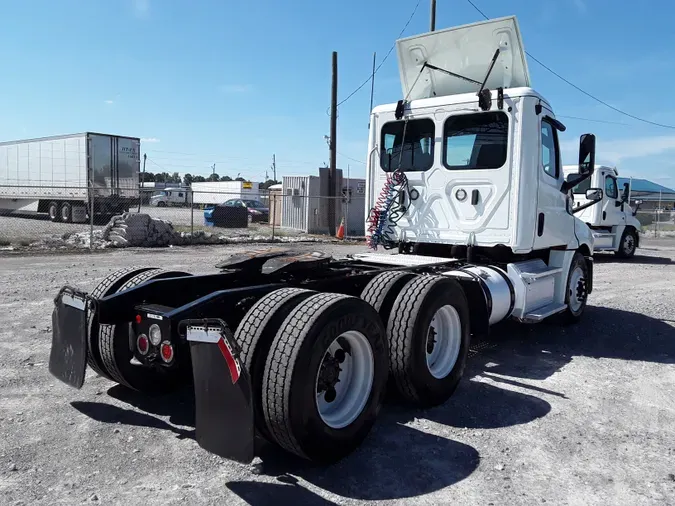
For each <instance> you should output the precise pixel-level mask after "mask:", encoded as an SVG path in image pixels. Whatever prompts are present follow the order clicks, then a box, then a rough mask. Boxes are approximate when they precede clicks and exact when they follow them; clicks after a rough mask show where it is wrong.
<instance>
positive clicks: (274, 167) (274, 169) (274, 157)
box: [272, 154, 277, 182]
mask: <svg viewBox="0 0 675 506" xmlns="http://www.w3.org/2000/svg"><path fill="white" fill-rule="evenodd" d="M272 178H273V179H274V181H275V182H276V180H277V155H275V154H273V155H272Z"/></svg>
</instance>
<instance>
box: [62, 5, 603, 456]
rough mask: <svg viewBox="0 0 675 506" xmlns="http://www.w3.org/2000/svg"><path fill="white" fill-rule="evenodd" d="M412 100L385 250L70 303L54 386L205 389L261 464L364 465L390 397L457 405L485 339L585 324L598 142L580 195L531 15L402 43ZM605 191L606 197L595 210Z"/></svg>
mask: <svg viewBox="0 0 675 506" xmlns="http://www.w3.org/2000/svg"><path fill="white" fill-rule="evenodd" d="M398 58H399V66H400V70H401V77H402V82H403V94H402V97H403V98H402V100H400V101H399V102H398V103H394V104H389V105H382V106H379V107H377V108H375V109H374V110H373V111H372V114H371V118H370V120H371V121H370V137H369V143H368V159H367V160H368V161H367V198H368V199H369V202H370V211H369V212H368V214H367V216H365V217H364V218H366V219H367V220H368V227H369V232H368V243H369V245H370V246H371V247H373V248H386V249H390V250H392V251H391V253H393V254H387V253H381V252H370V253H365V252H364V253H355V254H353V255H350V256H349V257H347V258H342V259H337V258H331V257H328V256H326V255H323V254H321V253H310V252H297V251H296V252H289V251H286V250H280V249H267V250H261V251H250V252H246V253H243V254H239V255H234V256H233V257H230V258H229V259H227V260H226V261H223V262H221V263H220V264H218V265H217V266H216V267H217V269H219V270H218V271H216V272H215V273H213V274H207V275H191V274H189V273H185V272H175V271H166V270H161V269H157V268H149V267H147V268H143V269H138V268H129V269H125V270H122V271H120V272H117V273H114V274H111V275H110V276H109V277H108V278H106V279H105V280H103V281H102V282H101V283H100V285H99V286H98V287H97V288H95V289H94V291H93V292H91V293H85V292H83V291H81V290H78V289H76V288H72V287H63V288H62V289H61V291H60V292H59V294H58V295H57V297H56V299H55V309H54V313H53V322H54V326H53V341H52V349H51V355H50V366H49V367H50V371H51V373H52V374H53V375H54V376H56V377H57V378H59V379H61V380H62V381H64V382H65V383H67V384H69V385H71V386H73V387H76V388H80V387H81V386H82V384H83V383H84V379H85V370H86V367H87V366H88V367H90V368H91V369H93V370H94V371H96V372H97V373H98V374H99V375H101V376H103V377H105V378H108V379H109V380H111V381H113V382H116V383H119V384H120V385H123V386H124V387H126V388H130V389H134V390H137V391H140V392H145V393H146V394H147V395H152V394H153V393H154V392H156V391H158V390H167V389H169V388H175V387H176V386H177V385H180V384H183V383H185V382H186V381H187V380H186V378H185V375H186V374H187V376H188V378H190V377H191V380H192V384H193V386H194V392H195V408H196V413H195V420H196V439H197V442H198V443H199V445H200V446H202V447H203V448H205V449H206V450H208V451H210V452H213V453H215V454H217V455H220V456H222V457H226V458H230V459H234V460H237V461H241V462H250V461H251V460H252V459H253V457H254V455H255V454H256V452H257V449H258V448H259V446H258V443H259V442H260V441H267V442H270V443H273V444H276V445H279V446H280V447H282V448H284V449H285V450H287V451H288V452H291V453H294V454H296V455H299V456H301V457H303V458H306V459H310V460H312V461H315V462H321V463H327V462H334V461H336V460H338V459H340V458H342V457H344V456H345V455H347V454H349V453H350V452H351V451H353V450H354V449H355V448H356V447H357V446H359V444H360V443H361V442H362V441H363V439H364V438H365V437H366V435H367V434H368V433H369V431H370V429H371V427H372V426H373V424H374V422H375V420H376V417H377V414H378V413H379V412H380V406H381V404H382V402H383V399H384V393H385V389H386V385H387V384H388V383H389V384H391V385H392V386H394V387H395V389H396V390H397V392H398V394H399V397H400V398H401V399H402V400H403V401H405V402H407V403H409V404H412V405H415V406H420V407H429V406H435V405H439V404H442V403H444V402H446V401H448V399H449V398H450V397H451V396H452V394H453V392H454V391H455V389H456V388H457V385H458V384H459V382H460V380H461V378H462V375H463V373H464V369H465V365H466V361H467V357H468V353H469V346H470V343H471V340H472V339H475V338H476V337H477V336H482V335H484V334H485V333H487V332H488V331H489V328H490V326H492V325H494V324H496V323H497V322H500V321H502V320H505V319H507V318H510V319H515V320H518V321H521V322H524V323H536V322H540V321H542V320H544V319H546V318H549V317H557V318H560V319H561V320H565V321H568V322H575V321H577V320H579V319H580V318H581V317H582V315H583V313H584V310H585V308H586V304H587V301H588V296H589V295H590V294H591V292H592V288H593V260H592V256H591V255H592V251H593V236H592V234H591V231H590V229H589V228H588V226H587V225H586V224H585V223H584V222H583V221H582V220H580V219H578V218H577V217H576V216H574V215H573V214H572V207H571V199H570V198H569V190H570V189H571V188H572V187H573V186H575V185H577V184H579V183H580V182H582V181H584V180H585V179H588V178H589V177H591V176H592V174H593V171H594V160H595V158H594V156H595V138H594V137H593V136H592V135H590V134H589V135H584V136H582V137H581V142H580V145H579V165H578V167H577V175H576V176H574V177H570V178H568V180H565V178H564V175H563V170H562V159H561V154H560V143H559V140H558V134H559V132H561V131H563V130H564V129H565V127H564V126H563V125H562V124H561V123H560V122H559V121H558V120H557V119H556V118H555V115H554V112H553V108H552V106H551V105H550V104H549V102H547V100H546V99H545V98H544V97H543V96H542V95H541V94H539V93H538V92H536V91H534V90H533V89H532V88H531V87H530V78H529V74H528V71H527V64H526V61H525V53H524V49H523V45H522V41H521V37H520V32H519V30H518V25H517V23H516V19H515V18H513V17H510V18H504V19H498V20H494V21H490V22H486V23H478V24H474V25H469V26H464V27H459V28H453V29H449V30H441V31H437V32H433V33H429V34H424V35H420V36H418V37H412V38H409V39H404V40H400V41H398ZM598 192H599V190H598V189H593V188H589V189H588V191H587V196H588V198H589V200H593V199H594V198H597V196H598V195H599V193H598Z"/></svg>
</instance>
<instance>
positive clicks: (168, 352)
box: [160, 341, 173, 362]
mask: <svg viewBox="0 0 675 506" xmlns="http://www.w3.org/2000/svg"><path fill="white" fill-rule="evenodd" d="M160 353H161V354H162V360H164V362H171V361H172V360H173V346H171V345H170V344H169V343H168V342H166V341H165V342H163V343H162V346H161V347H160Z"/></svg>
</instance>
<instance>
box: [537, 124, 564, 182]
mask: <svg viewBox="0 0 675 506" xmlns="http://www.w3.org/2000/svg"><path fill="white" fill-rule="evenodd" d="M559 160H560V157H559V156H558V134H557V132H556V130H555V128H553V125H551V124H550V123H549V122H548V121H546V120H542V122H541V164H542V166H543V167H544V172H546V174H548V175H549V176H551V177H552V178H554V179H558V176H559V175H560V169H559V167H558V165H559Z"/></svg>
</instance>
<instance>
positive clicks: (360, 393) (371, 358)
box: [262, 293, 387, 463]
mask: <svg viewBox="0 0 675 506" xmlns="http://www.w3.org/2000/svg"><path fill="white" fill-rule="evenodd" d="M386 382H387V347H386V341H385V331H384V326H383V325H382V322H381V321H380V318H379V316H378V314H377V312H376V311H375V310H374V309H373V308H372V307H371V306H370V305H369V304H367V303H366V302H364V301H362V300H360V299H358V298H356V297H350V296H347V295H340V294H331V293H321V294H317V295H314V296H312V297H310V298H308V299H306V300H305V301H303V302H302V303H301V304H300V305H298V306H297V307H296V308H295V309H294V310H293V311H292V312H291V313H290V314H289V315H288V317H287V318H286V320H285V321H284V323H283V324H282V325H281V328H280V329H279V332H278V333H277V336H276V339H275V340H274V342H273V343H272V347H271V348H270V352H269V354H268V356H267V363H266V364H265V373H264V377H263V389H262V396H263V397H262V404H263V411H264V414H265V420H266V422H267V426H268V428H269V430H270V432H271V433H272V437H273V438H274V440H275V441H276V442H277V443H278V444H279V445H280V446H281V447H283V448H284V449H285V450H287V451H289V452H292V453H295V454H296V455H299V456H301V457H303V458H306V459H309V460H312V461H315V462H320V463H331V462H335V461H337V460H339V459H341V458H342V457H344V456H346V455H348V454H349V453H351V452H352V451H353V450H354V449H356V447H358V445H359V444H360V443H361V442H362V441H363V439H364V438H365V437H366V436H367V435H368V432H369V431H370V429H371V427H372V426H373V424H374V423H375V418H376V417H377V414H378V412H379V409H380V406H381V403H382V399H383V397H384V391H385V385H386Z"/></svg>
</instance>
